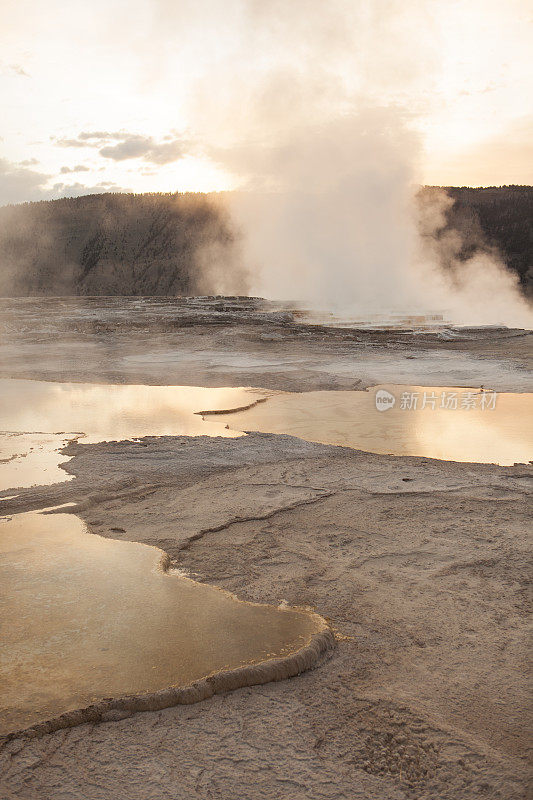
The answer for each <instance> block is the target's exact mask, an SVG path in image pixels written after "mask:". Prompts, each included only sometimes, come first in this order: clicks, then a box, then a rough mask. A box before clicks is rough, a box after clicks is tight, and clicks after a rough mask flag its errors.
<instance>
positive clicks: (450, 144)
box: [0, 0, 533, 204]
mask: <svg viewBox="0 0 533 800" xmlns="http://www.w3.org/2000/svg"><path fill="white" fill-rule="evenodd" d="M0 30H1V31H2V48H1V51H0V89H1V96H2V111H3V113H2V123H1V124H0V137H1V138H0V204H3V203H7V202H21V201H25V200H33V199H40V198H52V197H60V196H64V195H76V194H84V193H88V192H94V191H119V190H132V191H136V192H144V191H176V190H179V191H188V190H190V191H211V190H224V189H232V188H237V187H248V186H257V185H268V175H265V174H264V172H263V173H262V170H261V164H262V153H265V152H268V151H269V149H270V150H271V148H272V146H273V143H278V145H279V142H280V141H287V140H288V137H289V138H290V135H291V132H292V131H296V130H297V131H299V133H298V137H299V138H298V141H304V140H305V137H302V131H305V129H306V126H308V127H309V128H310V129H311V128H315V129H316V127H317V126H320V125H322V124H323V123H327V122H328V121H330V120H332V119H338V118H343V117H349V116H350V115H353V114H359V113H360V110H361V109H365V110H366V113H367V114H368V110H369V109H373V112H372V113H385V114H386V116H385V117H384V118H385V119H387V120H391V122H390V123H389V122H387V124H391V125H394V126H401V127H402V129H405V130H406V131H408V132H409V135H410V136H411V139H410V141H412V142H416V147H415V148H414V149H415V151H416V155H414V156H413V150H412V149H411V151H410V155H409V158H411V159H414V161H415V162H416V164H415V168H414V174H415V175H416V179H417V180H419V181H420V182H422V183H428V184H441V185H473V186H483V185H485V186H486V185H500V184H509V183H522V184H526V183H528V184H529V183H533V146H532V136H531V134H532V122H533V109H532V107H531V98H532V97H533V59H532V58H531V55H530V44H531V41H532V40H533V38H532V33H533V6H532V5H531V2H530V0H402V2H400V1H399V0H371V1H370V0H195V1H194V2H189V0H183V1H182V0H91V2H87V0H47V2H46V3H43V2H41V0H2V3H1V8H0ZM361 118H362V119H365V115H363V116H362V117H361ZM330 146H331V148H335V142H334V141H332V142H331V143H330ZM279 152H282V150H280V151H279ZM287 152H289V151H287ZM323 158H324V159H326V160H327V158H328V152H327V149H326V150H324V153H323ZM266 161H267V162H268V163H271V160H269V159H266Z"/></svg>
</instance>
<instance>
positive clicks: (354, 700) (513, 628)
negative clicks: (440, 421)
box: [0, 301, 533, 800]
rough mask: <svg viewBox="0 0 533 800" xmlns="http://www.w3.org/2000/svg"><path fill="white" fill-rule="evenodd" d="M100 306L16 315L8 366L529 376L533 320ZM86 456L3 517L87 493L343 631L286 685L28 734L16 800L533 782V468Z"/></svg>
mask: <svg viewBox="0 0 533 800" xmlns="http://www.w3.org/2000/svg"><path fill="white" fill-rule="evenodd" d="M135 302H137V303H138V302H139V301H135ZM28 303H29V304H30V305H31V303H30V301H28ZM37 306H38V304H37ZM93 312H94V310H93V309H90V314H89V312H88V313H87V317H88V322H87V326H86V329H84V330H82V327H83V326H81V323H80V321H79V313H78V311H76V314H75V315H74V316H75V317H76V320H75V321H74V322H73V323H72V329H73V331H74V332H72V331H71V336H70V340H69V341H67V339H66V338H65V337H63V338H61V337H57V336H56V337H54V336H53V335H52V336H51V335H50V330H44V327H43V326H45V325H48V326H50V325H52V324H55V323H53V314H50V315H48V316H46V315H45V316H44V317H43V314H42V309H41V311H35V321H34V322H33V323H30V322H29V321H28V319H27V318H26V321H25V322H24V325H26V327H24V325H21V324H19V323H20V321H21V318H20V315H19V318H18V320H17V326H18V327H17V331H15V332H12V333H10V334H9V336H6V337H5V338H4V339H3V345H2V347H1V349H0V363H1V364H2V367H1V372H2V376H4V377H34V378H35V377H40V378H44V379H54V380H97V376H99V377H100V379H102V380H104V381H110V382H117V383H120V382H148V383H150V382H152V383H165V384H168V383H176V384H187V383H188V384H196V385H198V384H200V385H202V384H203V385H206V386H209V385H211V386H216V385H218V386H221V385H223V386H231V385H233V386H240V385H255V386H264V387H266V388H273V389H287V390H295V391H304V390H309V389H332V388H363V387H364V386H365V385H369V384H376V383H384V382H396V383H398V382H406V383H413V384H421V385H440V386H442V385H448V386H450V385H455V386H472V385H475V386H477V385H485V386H487V387H491V388H495V389H497V390H504V389H507V390H510V391H511V390H515V391H531V381H530V378H529V377H528V373H527V371H526V367H527V364H528V358H529V356H530V344H528V339H527V337H526V336H524V335H523V334H522V333H521V332H494V331H493V332H487V331H485V332H464V333H463V334H460V335H457V336H455V334H453V333H452V334H451V336H452V338H444V337H443V336H442V335H439V336H440V338H439V336H436V335H434V334H431V335H429V334H428V335H427V336H426V335H425V334H412V335H406V334H399V333H392V334H382V333H376V332H373V331H370V332H368V331H367V332H360V333H358V334H357V335H356V334H354V333H350V332H348V333H346V332H344V333H343V332H339V331H335V330H333V331H331V330H329V331H321V330H315V331H312V332H310V331H309V330H308V329H307V328H306V329H303V327H302V326H294V325H292V323H290V322H289V323H287V322H283V321H281V322H280V321H276V320H274V319H270V320H265V319H259V321H257V320H256V321H254V322H253V324H252V323H250V324H245V323H244V322H243V320H242V315H241V316H239V314H236V318H235V319H232V318H230V317H231V313H232V312H231V313H230V312H227V313H226V312H224V311H217V312H216V313H217V314H219V315H220V322H219V323H218V325H217V324H216V323H215V322H214V321H213V319H214V316H215V312H212V313H211V312H210V314H211V315H209V314H206V315H205V317H204V318H203V321H201V322H198V316H196V317H195V318H194V320H193V321H191V319H190V318H187V323H186V325H185V323H184V317H179V314H178V315H176V314H175V313H174V310H172V313H170V314H167V313H166V312H165V314H166V316H165V321H164V324H163V323H161V324H159V322H157V320H156V321H155V322H154V320H152V321H150V320H148V321H147V320H146V319H144V318H142V319H140V318H138V322H139V330H140V332H139V331H137V332H134V331H132V319H133V318H132V317H131V315H129V317H128V315H125V318H124V320H123V325H124V331H123V332H121V331H120V330H119V327H120V326H118V323H117V314H118V312H117V313H114V314H112V313H111V312H107V311H106V314H107V317H108V318H106V319H105V320H103V321H102V313H103V312H102V313H101V312H100V311H99V312H98V314H95V313H93ZM25 313H26V312H25ZM143 313H144V311H143V309H142V307H141V309H140V310H139V314H140V316H141V317H142V314H143ZM254 313H255V312H254ZM91 315H92V316H91ZM104 316H105V315H104ZM252 316H253V315H252ZM257 316H258V315H257V314H256V317H257ZM259 316H260V315H259ZM26 317H27V314H26ZM89 317H90V319H89ZM169 317H170V318H171V320H169ZM128 319H129V321H128ZM84 324H85V323H84ZM121 324H122V323H121ZM39 326H41V328H43V332H42V336H41V339H40V342H41V343H40V344H39V343H38V340H39V336H37V335H36V329H37V328H39ZM143 326H144V329H143ZM24 331H26V333H25V332H24ZM446 336H448V334H446ZM25 337H26V339H25ZM280 337H281V338H280ZM402 337H403V338H402ZM428 337H429V338H428ZM431 337H433V338H431ZM154 341H157V343H158V344H157V347H155V348H154V344H153V342H154ZM44 344H46V346H43V345H44ZM154 350H159V358H154V355H153V351H154ZM169 351H172V353H173V356H172V357H173V358H174V357H175V356H176V354H177V355H178V356H180V358H179V360H178V361H176V362H174V361H172V360H171V359H169V357H168V356H165V357H164V358H162V354H163V353H168V352H169ZM221 352H224V353H225V360H223V361H221V360H220V358H219V355H218V354H220V353H221ZM21 353H22V354H23V355H24V358H23V359H21V358H20V354H21ZM102 354H107V359H104V358H103V356H102ZM180 354H184V357H183V358H181V355H180ZM140 356H143V357H145V361H144V362H140V361H139V357H140ZM165 359H166V360H165ZM235 360H237V362H238V363H237V366H235ZM291 361H292V362H295V363H289V362H291ZM232 363H233V366H231V365H232ZM267 364H268V366H266V365H267ZM474 368H475V369H477V370H478V372H477V373H476V375H475V377H474V376H473V370H474ZM407 378H408V379H407ZM524 424H526V421H524ZM68 455H70V456H73V458H72V459H71V460H70V461H69V462H68V463H66V464H65V469H66V470H67V471H68V472H69V473H72V474H73V475H74V476H75V477H74V478H73V479H72V480H70V481H67V482H65V483H63V484H56V485H55V486H45V487H42V488H35V489H21V490H16V492H15V491H10V492H8V493H7V494H9V495H14V494H15V493H16V495H17V496H16V497H12V499H10V500H4V501H3V502H2V513H6V514H10V513H16V512H20V511H28V510H31V509H36V508H42V507H43V506H50V505H53V504H56V503H57V504H59V503H65V502H77V503H78V506H77V508H76V509H75V511H76V513H77V514H79V515H80V516H81V517H82V519H83V520H84V521H86V523H87V524H88V526H89V529H90V530H92V531H93V532H95V533H99V534H100V535H104V536H109V537H110V538H122V539H126V540H129V541H140V542H146V543H148V544H155V545H157V546H158V547H160V548H162V549H163V550H165V551H166V552H167V553H168V554H169V556H170V557H171V559H173V560H174V562H175V565H176V566H179V567H180V568H183V569H186V570H188V571H189V572H190V574H191V576H192V577H194V578H195V579H197V580H201V581H205V582H207V583H209V584H213V585H217V586H221V587H223V588H226V589H229V590H231V591H234V592H236V593H237V595H238V596H239V597H240V598H242V599H250V600H254V601H260V602H268V603H272V604H276V603H278V602H280V601H281V600H285V601H287V602H288V603H289V604H291V605H310V606H312V607H314V608H316V610H317V611H319V612H320V613H321V614H323V615H324V616H325V617H327V618H329V619H330V620H331V623H332V625H333V626H334V627H335V629H336V631H337V632H338V639H339V641H338V645H337V648H336V649H335V650H334V651H332V652H331V653H330V654H328V656H327V657H326V658H325V660H324V662H323V663H322V664H321V665H319V666H318V667H317V668H316V669H314V670H312V671H309V672H307V673H305V674H303V675H301V676H299V677H297V678H294V679H291V680H287V681H282V682H279V683H271V684H268V685H265V686H261V687H252V688H249V689H242V690H238V691H236V692H233V693H229V694H227V695H221V696H217V697H214V698H211V699H210V700H207V701H205V702H202V703H198V704H196V705H193V706H179V707H175V708H170V709H166V710H164V711H161V712H147V713H142V714H136V715H134V716H132V717H130V718H127V719H122V720H120V721H115V722H107V723H103V724H100V725H96V726H95V725H82V726H79V727H77V728H73V729H70V730H63V731H59V732H57V733H55V734H52V735H48V736H45V737H43V738H41V739H36V740H31V741H24V740H15V741H13V742H10V743H8V744H6V745H5V746H4V748H3V750H2V752H0V776H1V777H0V786H2V792H3V793H0V797H1V798H2V800H4V798H6V800H11V799H12V798H16V799H17V800H167V798H168V800H178V799H179V800H182V798H183V800H185V798H187V799H188V798H201V799H202V800H203V799H204V798H205V799H206V800H207V799H208V798H209V799H210V798H213V799H216V800H218V799H219V798H220V800H234V798H243V800H263V798H264V799H266V798H268V799H269V800H270V798H272V800H274V798H275V799H276V800H278V798H283V800H285V798H286V800H304V799H305V800H321V799H322V798H326V799H327V800H355V799H356V798H365V800H404V799H405V798H417V799H418V798H420V800H448V799H449V800H452V799H453V800H470V798H472V800H473V798H476V799H478V798H494V800H496V798H497V799H498V800H510V799H511V798H512V799H513V800H514V798H516V800H518V798H524V797H525V796H526V793H527V790H526V785H527V777H528V767H527V764H528V761H527V758H528V754H529V753H528V740H527V735H526V732H525V731H526V730H527V718H528V707H529V706H528V699H527V683H526V678H525V672H526V637H527V630H528V627H527V625H528V618H527V616H526V614H527V611H528V601H529V599H530V596H529V594H528V589H529V582H528V576H529V569H528V566H529V556H528V544H529V543H528V533H529V530H530V523H529V519H530V505H529V502H528V501H529V497H530V486H531V480H532V478H533V469H532V468H531V466H526V465H517V466H514V467H513V466H511V467H497V466H492V465H482V464H468V463H462V464H457V463H453V462H439V461H434V460H430V459H425V458H419V457H391V456H386V455H372V454H367V453H362V452H359V451H356V450H347V449H343V448H335V447H329V446H325V445H315V444H310V443H306V442H302V441H300V440H298V439H292V438H291V437H287V436H278V435H268V434H252V435H250V436H247V437H242V438H238V439H233V440H230V439H209V438H196V439H195V438H187V437H179V436H178V437H159V438H156V437H153V438H152V437H146V438H144V439H142V440H140V441H139V442H111V443H105V444H94V445H81V444H75V443H74V444H72V445H70V447H69V450H68ZM302 493H303V495H302Z"/></svg>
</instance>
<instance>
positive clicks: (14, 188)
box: [0, 158, 131, 206]
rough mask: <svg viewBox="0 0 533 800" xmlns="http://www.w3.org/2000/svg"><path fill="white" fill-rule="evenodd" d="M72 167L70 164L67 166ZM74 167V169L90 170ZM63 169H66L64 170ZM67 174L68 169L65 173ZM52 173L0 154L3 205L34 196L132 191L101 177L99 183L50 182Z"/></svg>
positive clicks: (0, 200) (36, 197)
mask: <svg viewBox="0 0 533 800" xmlns="http://www.w3.org/2000/svg"><path fill="white" fill-rule="evenodd" d="M66 169H67V171H68V167H67V168H66ZM87 169H88V168H87V167H84V168H83V169H82V170H79V169H76V168H74V169H71V170H70V172H79V171H83V172H85V171H87ZM61 172H62V173H63V170H61ZM63 174H64V173H63ZM51 178H52V176H51V175H47V174H45V173H44V172H37V171H36V170H33V169H28V168H27V167H25V166H21V165H20V164H14V163H13V162H11V161H8V160H7V159H5V158H0V206H4V205H10V204H12V203H26V202H30V201H34V200H56V199H57V198H59V197H78V196H79V195H83V194H99V193H101V192H109V191H113V192H128V191H131V190H130V189H126V188H124V187H122V186H118V185H117V184H116V183H111V182H109V181H101V182H100V183H97V184H96V185H95V186H85V185H84V184H82V183H79V182H76V183H64V182H63V181H57V182H56V183H54V184H53V185H52V186H50V185H49V181H50V179H51Z"/></svg>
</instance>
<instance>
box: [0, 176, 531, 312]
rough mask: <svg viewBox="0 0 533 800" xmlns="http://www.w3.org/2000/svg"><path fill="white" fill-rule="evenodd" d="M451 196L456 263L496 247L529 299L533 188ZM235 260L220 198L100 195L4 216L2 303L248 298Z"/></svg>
mask: <svg viewBox="0 0 533 800" xmlns="http://www.w3.org/2000/svg"><path fill="white" fill-rule="evenodd" d="M435 191H437V189H436V187H424V188H423V189H421V190H420V193H419V197H420V198H421V199H422V200H423V198H424V197H425V196H427V195H428V193H431V192H435ZM439 191H440V190H439ZM446 191H447V192H448V194H449V195H450V196H451V197H452V198H453V199H454V201H455V203H454V205H453V206H452V207H451V208H450V209H449V210H448V212H447V226H446V228H445V229H444V230H445V231H449V230H451V229H455V230H457V231H459V232H460V233H461V238H462V241H463V247H462V250H461V252H460V254H459V255H460V257H463V258H467V257H469V256H470V255H471V254H472V253H473V252H474V250H476V249H477V248H480V247H481V248H496V249H497V250H498V251H499V252H500V253H501V255H502V257H503V260H504V261H505V263H506V264H507V266H508V268H509V269H511V270H513V271H514V272H516V273H517V274H518V275H519V276H520V281H521V285H522V287H523V290H524V292H525V293H527V294H531V293H532V291H533V290H532V269H533V267H532V265H533V187H530V186H504V187H501V188H488V189H470V188H454V187H449V188H446ZM238 256H239V248H238V247H236V237H235V234H234V231H233V227H232V224H231V220H230V218H229V215H228V213H227V211H226V210H225V208H224V205H223V200H222V199H221V198H219V197H217V196H216V195H202V194H143V195H133V194H97V195H87V196H85V197H78V198H65V199H62V200H53V201H48V202H39V203H24V204H22V205H16V206H6V207H4V208H0V295H1V296H24V295H163V296H164V295H194V294H241V295H242V294H247V291H248V281H247V275H246V271H245V269H244V267H243V265H242V263H241V262H240V261H239V258H238Z"/></svg>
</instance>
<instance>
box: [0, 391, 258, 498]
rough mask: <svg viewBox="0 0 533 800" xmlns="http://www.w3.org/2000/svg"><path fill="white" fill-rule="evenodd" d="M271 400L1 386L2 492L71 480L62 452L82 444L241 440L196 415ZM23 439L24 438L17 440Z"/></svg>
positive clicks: (231, 394) (248, 394)
mask: <svg viewBox="0 0 533 800" xmlns="http://www.w3.org/2000/svg"><path fill="white" fill-rule="evenodd" d="M265 394H267V393H264V392H260V391H252V390H250V389H246V388H221V389H206V388H202V387H195V386H142V385H140V386H132V385H110V384H108V385H106V384H101V385H99V384H83V383H50V382H46V381H26V380H8V379H5V380H0V490H2V489H8V488H12V487H22V486H33V485H35V484H51V483H57V482H58V481H64V480H66V479H67V478H68V476H67V475H66V473H65V472H64V470H62V469H60V468H59V466H58V465H59V464H60V463H64V462H65V461H66V460H68V458H67V457H66V456H62V455H60V454H59V453H58V452H57V451H58V449H59V448H60V447H62V446H63V445H64V444H65V443H66V442H67V441H68V440H69V439H71V438H80V441H82V442H88V443H91V442H101V441H113V440H122V439H132V438H138V437H142V436H166V435H168V436H179V435H187V436H202V435H208V436H224V437H236V436H241V435H242V434H241V433H240V432H237V431H233V430H229V429H228V428H226V426H225V423H223V422H220V421H219V420H218V418H217V417H210V418H209V420H208V421H206V422H202V419H201V418H200V417H199V416H197V415H195V413H194V412H196V411H199V410H204V409H205V410H209V409H218V408H222V409H224V408H225V409H228V408H240V407H242V406H245V405H248V404H249V403H252V402H254V400H255V399H256V398H258V397H261V396H264V395H265ZM21 433H24V436H20V434H21Z"/></svg>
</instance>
